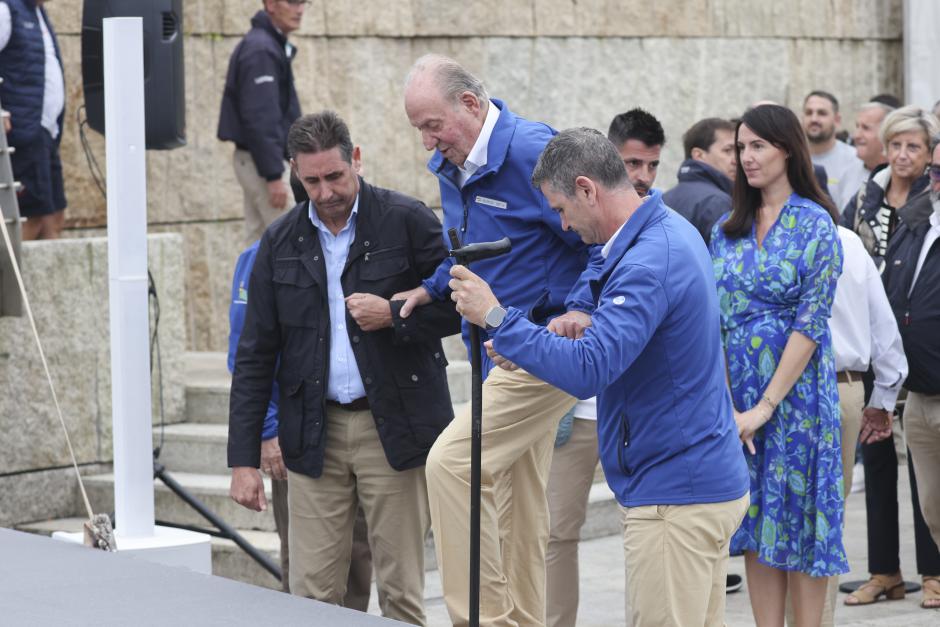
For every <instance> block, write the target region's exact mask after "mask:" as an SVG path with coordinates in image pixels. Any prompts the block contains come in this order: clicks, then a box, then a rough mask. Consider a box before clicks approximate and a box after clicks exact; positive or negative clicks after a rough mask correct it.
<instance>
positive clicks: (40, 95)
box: [0, 0, 66, 239]
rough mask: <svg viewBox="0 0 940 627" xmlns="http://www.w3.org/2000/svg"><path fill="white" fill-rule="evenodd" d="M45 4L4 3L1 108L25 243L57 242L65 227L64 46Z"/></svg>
mask: <svg viewBox="0 0 940 627" xmlns="http://www.w3.org/2000/svg"><path fill="white" fill-rule="evenodd" d="M43 3H44V0H2V1H0V78H2V79H3V82H2V83H0V104H2V105H3V108H4V109H6V112H8V113H9V117H8V118H5V119H4V128H3V130H4V132H6V133H7V143H8V144H9V145H10V146H11V147H13V148H15V149H16V152H14V153H13V154H12V155H11V157H10V161H11V165H12V166H13V178H14V179H15V180H17V181H19V182H20V184H21V185H22V188H21V189H20V191H19V192H18V194H17V201H18V203H19V207H20V215H22V216H24V217H25V218H26V223H25V224H24V225H23V239H54V238H56V237H58V236H59V233H61V231H62V226H63V225H64V223H65V207H66V201H65V186H64V183H63V180H62V163H61V161H60V160H59V142H60V141H61V140H62V121H63V112H64V111H65V82H64V78H63V76H62V57H61V56H60V54H59V43H58V41H57V40H56V36H55V31H54V30H53V29H52V23H51V22H50V21H49V16H48V15H46V10H45V9H44V8H43V7H42V5H43Z"/></svg>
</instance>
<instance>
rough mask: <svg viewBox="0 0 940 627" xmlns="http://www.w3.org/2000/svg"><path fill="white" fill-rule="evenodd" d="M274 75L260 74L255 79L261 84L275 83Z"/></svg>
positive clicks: (257, 83) (256, 83) (256, 82)
mask: <svg viewBox="0 0 940 627" xmlns="http://www.w3.org/2000/svg"><path fill="white" fill-rule="evenodd" d="M273 82H274V77H273V76H271V75H270V74H265V75H264V76H259V77H258V78H256V79H255V85H260V84H262V83H273Z"/></svg>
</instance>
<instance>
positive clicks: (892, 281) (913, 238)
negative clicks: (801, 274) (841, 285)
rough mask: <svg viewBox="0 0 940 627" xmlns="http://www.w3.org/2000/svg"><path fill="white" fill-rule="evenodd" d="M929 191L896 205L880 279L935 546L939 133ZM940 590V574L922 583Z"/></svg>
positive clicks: (939, 448) (939, 528)
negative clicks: (897, 344)
mask: <svg viewBox="0 0 940 627" xmlns="http://www.w3.org/2000/svg"><path fill="white" fill-rule="evenodd" d="M931 148H932V150H931V154H932V155H933V160H932V161H933V163H932V165H931V166H930V190H929V191H928V192H925V193H922V194H921V195H920V196H917V197H916V198H914V199H913V200H911V202H909V203H908V204H907V205H906V206H904V207H902V208H901V209H899V210H898V214H899V216H900V218H901V219H900V225H899V226H898V230H897V231H895V233H894V235H893V236H892V237H891V240H890V241H889V242H888V250H887V252H886V254H885V269H884V273H883V275H882V278H883V280H884V283H885V291H886V292H887V293H888V300H889V301H891V308H892V309H893V310H894V315H895V317H896V318H897V320H898V325H899V327H900V329H901V339H902V340H903V341H904V353H905V354H906V355H907V362H908V366H909V368H910V373H909V374H908V376H907V380H906V381H905V382H904V387H905V388H907V390H908V395H907V403H906V404H905V406H904V431H905V436H906V438H907V446H908V448H909V449H910V451H911V459H912V460H913V463H914V471H915V473H916V475H917V492H918V496H919V497H920V507H921V511H922V512H923V514H924V520H925V521H926V522H927V526H928V527H929V528H930V535H931V536H932V537H933V539H934V541H935V542H936V543H937V544H938V545H940V137H934V138H933V141H932V143H931ZM928 587H929V588H932V589H933V592H934V594H935V595H936V594H940V578H937V577H932V578H930V579H929V580H928V578H926V577H925V578H924V588H925V589H927V588H928Z"/></svg>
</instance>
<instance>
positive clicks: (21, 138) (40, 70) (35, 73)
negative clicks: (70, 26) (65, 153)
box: [0, 0, 64, 147]
mask: <svg viewBox="0 0 940 627" xmlns="http://www.w3.org/2000/svg"><path fill="white" fill-rule="evenodd" d="M4 2H5V3H6V5H7V6H8V7H10V24H11V26H12V28H11V32H10V41H9V42H7V45H6V47H5V48H4V49H3V50H0V77H2V78H3V83H0V105H2V106H3V108H4V109H6V110H7V111H9V112H10V120H11V122H12V123H13V129H12V130H11V131H10V134H9V135H7V142H8V143H9V144H10V145H11V146H17V147H23V146H28V145H30V144H31V143H33V142H34V141H35V140H36V137H37V136H38V135H39V133H40V131H41V130H42V124H41V121H42V102H43V98H44V95H45V87H46V51H45V47H44V46H43V42H42V27H41V26H40V24H39V18H38V17H37V16H36V5H35V3H34V2H33V0H4ZM39 11H40V12H41V13H42V16H43V19H44V20H46V26H47V27H48V28H49V34H50V35H52V43H53V45H54V46H55V55H56V58H58V59H59V66H61V65H62V56H61V55H60V54H59V42H58V41H56V36H55V32H54V31H53V30H52V25H51V24H50V22H49V18H48V17H47V16H46V11H45V9H42V8H40V9H39ZM63 113H64V109H63ZM61 127H62V115H60V116H59V128H61ZM61 136H62V134H61V133H59V137H61Z"/></svg>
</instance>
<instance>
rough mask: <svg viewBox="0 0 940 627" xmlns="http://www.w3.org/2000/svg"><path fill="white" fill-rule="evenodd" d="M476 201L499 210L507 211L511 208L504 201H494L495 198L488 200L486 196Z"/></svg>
mask: <svg viewBox="0 0 940 627" xmlns="http://www.w3.org/2000/svg"><path fill="white" fill-rule="evenodd" d="M474 200H475V201H476V202H477V203H479V204H481V205H489V206H490V207H496V208H497V209H506V208H507V207H508V206H509V205H507V204H506V203H505V202H503V201H502V200H494V199H493V198H487V197H486V196H477V197H476V198H475V199H474Z"/></svg>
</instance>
